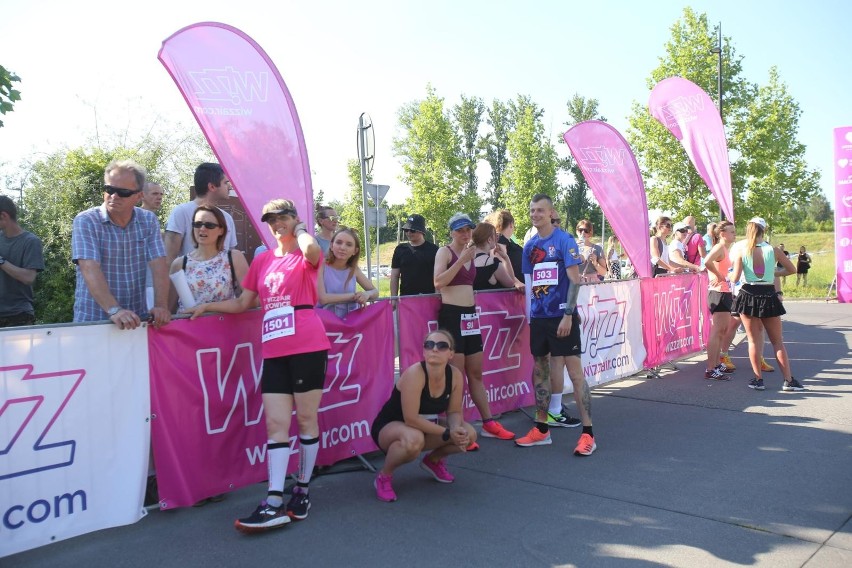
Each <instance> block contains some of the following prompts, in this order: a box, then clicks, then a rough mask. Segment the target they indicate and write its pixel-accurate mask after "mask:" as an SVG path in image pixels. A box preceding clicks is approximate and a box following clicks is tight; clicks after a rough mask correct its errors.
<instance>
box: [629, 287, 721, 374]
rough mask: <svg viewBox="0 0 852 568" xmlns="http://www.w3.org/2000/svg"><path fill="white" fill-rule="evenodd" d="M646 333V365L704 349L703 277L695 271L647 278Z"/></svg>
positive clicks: (658, 363) (656, 364) (645, 288)
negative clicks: (701, 314)
mask: <svg viewBox="0 0 852 568" xmlns="http://www.w3.org/2000/svg"><path fill="white" fill-rule="evenodd" d="M640 282H641V286H642V327H643V330H642V334H643V336H644V343H645V350H646V351H647V353H648V355H647V357H646V358H645V366H646V367H656V366H658V365H661V364H663V363H666V362H668V361H673V360H675V359H678V358H680V357H685V356H687V355H690V354H692V353H697V352H698V351H700V350H701V341H700V337H701V336H700V332H701V330H700V312H699V310H700V299H699V295H700V294H706V293H707V289H706V288H701V280H700V279H699V278H697V277H696V275H694V274H678V275H675V276H666V277H662V278H647V279H645V278H643V279H642V280H641V281H640Z"/></svg>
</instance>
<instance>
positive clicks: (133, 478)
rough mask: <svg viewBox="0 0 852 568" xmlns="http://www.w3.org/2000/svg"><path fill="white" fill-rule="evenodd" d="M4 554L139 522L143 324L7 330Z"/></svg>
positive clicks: (144, 403) (145, 434) (2, 420)
mask: <svg viewBox="0 0 852 568" xmlns="http://www.w3.org/2000/svg"><path fill="white" fill-rule="evenodd" d="M0 353H2V354H3V358H2V362H0V523H2V525H0V531H2V538H0V557H2V556H7V555H9V554H14V553H16V552H21V551H24V550H28V549H31V548H35V547H38V546H43V545H45V544H49V543H51V542H55V541H58V540H63V539H66V538H70V537H73V536H77V535H80V534H83V533H87V532H91V531H96V530H101V529H105V528H109V527H114V526H119V525H126V524H130V523H134V522H136V521H138V520H139V519H140V518H142V517H143V516H144V515H145V510H144V509H143V508H142V501H143V499H144V487H145V482H144V481H145V477H146V475H147V469H148V445H149V440H150V424H149V422H148V418H149V413H150V399H149V390H148V341H147V338H146V330H145V328H144V327H140V328H138V329H136V330H134V331H119V330H117V329H116V327H115V326H114V325H112V324H101V325H88V326H73V327H55V328H50V327H39V328H35V329H31V330H15V329H14V328H10V329H5V330H0Z"/></svg>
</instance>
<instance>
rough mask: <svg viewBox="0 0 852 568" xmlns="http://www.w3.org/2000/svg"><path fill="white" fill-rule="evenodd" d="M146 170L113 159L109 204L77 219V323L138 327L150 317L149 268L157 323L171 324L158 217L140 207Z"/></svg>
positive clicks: (73, 242) (106, 195) (106, 175)
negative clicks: (146, 289) (101, 323)
mask: <svg viewBox="0 0 852 568" xmlns="http://www.w3.org/2000/svg"><path fill="white" fill-rule="evenodd" d="M144 187H145V169H144V168H142V166H140V165H138V164H137V163H135V162H132V161H130V160H124V161H112V162H110V163H109V165H107V167H106V171H105V172H104V202H103V204H102V205H100V206H99V207H92V208H91V209H88V210H86V211H83V212H82V213H79V214H78V215H77V216H76V217H75V218H74V224H73V227H72V230H71V259H72V260H73V261H74V263H75V264H76V265H77V287H76V290H75V291H74V321H75V322H87V321H103V320H106V319H109V320H110V321H111V322H112V323H114V324H115V325H117V326H118V327H119V329H135V328H136V327H138V326H139V325H141V319H142V318H144V317H147V316H148V315H149V313H148V309H147V305H146V301H145V270H146V268H147V267H150V268H151V274H152V277H153V282H154V307H153V308H151V310H150V316H151V317H152V318H153V321H154V325H157V326H159V325H164V324H166V323H168V322H169V320H170V319H171V315H170V314H169V310H168V308H167V306H168V295H169V277H168V267H167V266H166V251H165V248H164V247H163V240H162V238H161V237H160V224H159V222H158V221H157V217H156V215H154V214H153V213H151V212H150V211H146V210H144V209H142V208H139V207H136V204H137V203H138V202H139V199H140V197H141V195H140V194H141V192H142V189H143V188H144Z"/></svg>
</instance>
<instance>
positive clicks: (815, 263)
mask: <svg viewBox="0 0 852 568" xmlns="http://www.w3.org/2000/svg"><path fill="white" fill-rule="evenodd" d="M771 241H772V244H774V245H779V244H782V243H783V244H784V248H785V249H786V250H788V251H789V252H790V254H794V253H798V252H799V247H801V246H802V245H804V247H805V249H806V250H807V251H808V254H810V255H811V259H812V262H811V270H810V272H808V285H807V286H799V287H798V288H797V287H796V275H795V274H794V275H792V276H788V277H787V282H786V283H783V282H782V286H783V289H784V297H785V299H812V300H824V299H825V297H826V292H827V291H828V287H829V286H830V285H831V283H832V281H833V280H834V276H835V268H834V233H833V232H820V233H786V234H784V233H774V234H772V235H771ZM792 260H793V264H796V261H795V259H792ZM831 298H832V299H836V298H837V293H836V292H834V291H832V293H831Z"/></svg>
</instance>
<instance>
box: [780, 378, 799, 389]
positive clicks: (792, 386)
mask: <svg viewBox="0 0 852 568" xmlns="http://www.w3.org/2000/svg"><path fill="white" fill-rule="evenodd" d="M781 390H782V391H788V392H789V391H803V390H805V387H804V386H802V383H800V382H799V381H797V380H796V379H794V378H793V377H790V382H789V383H788V382H787V381H784V386H782V387H781Z"/></svg>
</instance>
